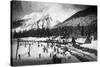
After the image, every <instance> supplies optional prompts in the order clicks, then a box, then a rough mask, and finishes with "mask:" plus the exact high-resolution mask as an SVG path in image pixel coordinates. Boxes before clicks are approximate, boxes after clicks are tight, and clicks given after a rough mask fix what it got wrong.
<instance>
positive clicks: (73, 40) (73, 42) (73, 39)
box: [72, 37, 76, 46]
mask: <svg viewBox="0 0 100 67" xmlns="http://www.w3.org/2000/svg"><path fill="white" fill-rule="evenodd" d="M72 44H73V46H74V45H75V44H76V41H75V38H74V37H72Z"/></svg>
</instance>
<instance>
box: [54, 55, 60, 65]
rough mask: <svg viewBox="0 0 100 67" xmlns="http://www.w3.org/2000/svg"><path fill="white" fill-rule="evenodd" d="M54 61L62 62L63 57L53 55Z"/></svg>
mask: <svg viewBox="0 0 100 67" xmlns="http://www.w3.org/2000/svg"><path fill="white" fill-rule="evenodd" d="M53 63H61V58H58V57H57V56H56V54H55V55H53Z"/></svg>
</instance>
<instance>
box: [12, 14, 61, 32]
mask: <svg viewBox="0 0 100 67" xmlns="http://www.w3.org/2000/svg"><path fill="white" fill-rule="evenodd" d="M22 19H25V20H23V21H22V22H19V23H22V24H21V25H20V26H19V27H16V28H13V29H12V31H13V32H14V31H16V32H23V31H28V30H30V29H34V30H36V29H42V28H49V29H50V28H52V26H53V24H54V23H53V22H59V21H58V20H57V21H55V20H54V19H53V18H52V17H51V16H50V14H48V13H46V14H43V13H31V14H29V15H26V16H24V17H23V18H22ZM26 19H28V20H27V21H26Z"/></svg>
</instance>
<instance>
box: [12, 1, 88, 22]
mask: <svg viewBox="0 0 100 67" xmlns="http://www.w3.org/2000/svg"><path fill="white" fill-rule="evenodd" d="M11 5H12V6H11V7H12V20H13V21H14V20H17V19H21V18H23V17H25V15H31V14H32V13H35V12H38V13H50V15H51V16H52V18H53V19H57V20H59V21H63V20H65V19H67V18H68V17H70V16H71V15H73V14H74V13H76V12H78V11H80V10H83V9H85V8H87V6H86V5H76V4H62V3H48V2H36V1H35V2H34V1H33V2H32V1H13V2H12V4H11Z"/></svg>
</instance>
